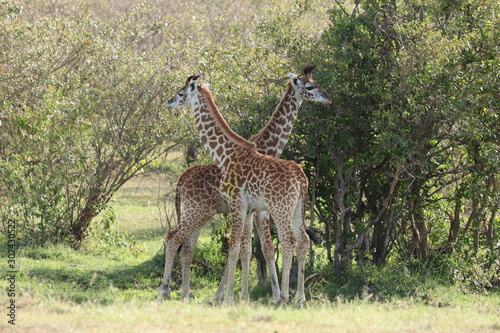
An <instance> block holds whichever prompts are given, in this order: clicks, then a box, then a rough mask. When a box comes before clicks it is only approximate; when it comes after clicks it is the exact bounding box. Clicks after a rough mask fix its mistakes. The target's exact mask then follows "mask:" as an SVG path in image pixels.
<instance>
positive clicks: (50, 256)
mask: <svg viewBox="0 0 500 333" xmlns="http://www.w3.org/2000/svg"><path fill="white" fill-rule="evenodd" d="M169 179H170V178H169V177H165V176H164V175H160V174H156V173H150V174H145V175H141V176H139V177H136V178H134V179H132V180H131V181H130V182H129V183H127V184H126V185H125V186H124V187H123V188H121V189H120V191H119V192H118V193H117V195H116V197H115V199H114V201H113V203H112V209H111V210H109V211H107V212H104V213H103V215H102V216H101V217H100V219H98V221H97V222H96V225H97V226H98V225H99V223H102V221H105V220H106V219H111V220H112V221H113V222H114V223H116V229H115V230H113V229H112V230H108V231H106V233H104V231H102V230H100V229H99V228H97V229H96V230H94V233H93V234H92V235H91V237H90V238H89V239H88V240H87V241H86V242H85V243H84V244H83V246H82V248H81V249H80V250H78V251H77V250H74V249H72V248H70V247H68V246H66V245H62V244H59V245H47V246H45V247H42V248H28V247H24V248H21V249H19V251H18V253H17V256H16V262H17V265H18V267H19V272H18V273H17V275H16V293H17V294H16V298H15V300H16V305H17V317H16V327H15V330H16V331H19V332H56V331H57V332H60V331H66V332H103V331H104V332H165V331H168V332H290V331H295V332H333V331H340V332H364V331H370V332H451V331H453V332H499V331H500V319H499V315H500V295H498V294H495V293H492V294H486V293H483V294H475V293H472V294H468V293H464V292H462V291H460V290H458V288H455V287H453V286H443V285H439V284H433V283H428V282H426V281H422V282H421V283H420V285H419V283H418V281H417V280H416V278H413V279H409V278H408V280H407V281H408V282H410V281H411V283H413V284H415V285H418V286H417V287H415V288H413V287H412V288H413V289H415V290H414V291H413V292H412V293H411V294H410V295H408V296H407V297H387V298H377V297H373V295H372V294H371V293H370V291H366V292H359V293H358V294H357V293H356V292H357V291H356V292H353V291H352V290H359V285H360V284H359V285H358V287H356V283H357V282H355V281H354V282H352V285H348V286H344V287H339V288H338V289H342V288H345V289H343V290H349V291H348V292H347V296H346V297H342V296H337V297H336V299H335V300H333V301H332V300H331V296H329V295H327V290H328V289H329V288H330V289H332V288H337V287H335V284H334V282H328V281H326V280H324V279H323V280H321V279H316V280H314V279H312V280H311V282H310V283H309V291H310V293H311V299H310V300H309V301H308V302H307V303H306V304H305V306H304V308H303V309H297V308H294V307H291V306H285V307H280V308H277V309H276V308H274V306H272V305H270V304H269V303H268V302H269V299H270V296H269V292H268V291H264V292H262V291H260V292H257V293H256V292H255V290H257V289H258V287H256V288H254V292H253V294H252V295H253V298H252V302H251V303H250V304H238V305H237V306H234V307H226V306H222V307H215V306H212V305H211V298H212V296H213V295H214V293H215V289H216V287H217V283H218V278H219V276H220V274H221V272H222V269H223V267H222V266H223V262H224V261H223V256H221V255H220V252H217V249H218V246H217V245H216V244H215V246H214V244H213V243H211V242H210V241H209V240H210V238H209V235H210V229H209V228H208V227H207V228H206V230H204V232H203V236H202V237H201V244H200V246H199V249H201V250H199V251H198V252H197V258H196V260H197V261H198V262H202V261H206V263H207V266H210V265H212V266H217V267H199V266H197V267H195V269H193V277H192V295H193V297H192V301H191V303H190V304H183V303H180V302H179V301H177V300H178V299H179V294H180V291H179V285H178V284H179V282H180V273H179V270H178V269H176V271H175V272H174V276H173V279H174V282H177V285H174V290H173V293H172V299H173V300H171V301H167V302H165V303H163V304H161V305H160V304H157V303H156V301H155V299H156V292H157V288H158V287H159V284H160V281H161V276H162V256H163V251H162V241H163V236H164V233H165V230H166V225H167V224H168V223H167V220H168V219H167V216H169V215H171V213H170V210H171V208H170V206H169V204H167V205H165V204H164V202H165V200H164V199H165V198H164V194H165V193H166V192H168V191H171V190H172V188H173V187H172V186H173V184H172V182H171V181H170V180H169ZM165 207H166V208H165ZM99 221H101V222H99ZM0 244H1V245H2V248H1V249H0V251H1V252H0V256H1V258H0V260H1V265H4V263H6V262H7V260H6V256H7V254H6V251H5V249H6V246H5V241H2V242H1V243H0ZM215 262H217V265H215V264H214V263H215ZM2 267H3V266H2ZM177 267H179V263H177ZM252 279H253V281H254V284H253V285H254V286H255V281H256V277H255V276H252ZM313 280H314V281H315V282H314V285H313V284H312V281H313ZM318 281H319V282H318ZM382 282H383V281H373V284H374V285H375V286H376V285H378V286H379V287H380V288H382V287H381V286H382ZM335 283H337V282H335ZM395 284H400V285H401V287H402V285H403V284H405V281H404V280H402V281H401V280H400V281H398V282H395ZM398 287H399V286H394V288H398ZM356 288H358V289H356ZM383 288H385V289H387V288H390V287H389V286H384V287H383ZM412 288H408V289H412ZM419 288H420V289H419ZM261 289H262V288H261ZM417 289H418V290H417ZM4 290H5V288H4ZM8 301H9V298H8V297H7V293H6V292H3V293H2V294H1V295H0V304H2V307H3V306H4V305H3V304H7V303H8ZM6 322H7V319H6V317H3V319H2V321H1V325H2V326H0V331H2V332H3V331H6V332H9V331H14V328H13V327H11V326H10V325H7V324H6Z"/></svg>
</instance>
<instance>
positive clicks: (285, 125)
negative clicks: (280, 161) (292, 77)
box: [250, 82, 302, 157]
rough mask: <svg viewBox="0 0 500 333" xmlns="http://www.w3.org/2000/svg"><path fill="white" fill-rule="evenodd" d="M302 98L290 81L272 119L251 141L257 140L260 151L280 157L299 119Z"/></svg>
mask: <svg viewBox="0 0 500 333" xmlns="http://www.w3.org/2000/svg"><path fill="white" fill-rule="evenodd" d="M301 104H302V99H299V98H298V97H297V96H296V95H295V92H294V90H293V89H292V84H291V83H290V82H288V86H287V90H286V91H285V93H284V94H283V96H282V97H281V101H280V103H279V104H278V106H276V109H275V110H274V112H273V114H272V116H271V119H269V121H268V122H267V124H266V126H265V127H264V128H262V129H261V130H260V131H259V133H257V134H256V135H254V136H253V137H252V138H251V139H250V141H252V142H255V144H256V145H257V150H258V151H259V153H261V154H264V155H268V156H273V157H280V156H281V153H282V152H283V149H285V146H286V144H287V142H288V138H289V137H290V133H291V132H292V128H293V125H294V123H295V120H296V119H297V113H298V112H299V109H300V105H301Z"/></svg>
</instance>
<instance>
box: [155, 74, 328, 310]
mask: <svg viewBox="0 0 500 333" xmlns="http://www.w3.org/2000/svg"><path fill="white" fill-rule="evenodd" d="M315 67H316V66H308V67H306V68H304V70H303V72H304V75H300V76H299V75H295V74H289V77H290V80H289V82H288V84H287V89H286V91H285V93H284V94H283V96H282V98H281V101H280V103H279V104H278V106H277V107H276V109H275V111H274V112H273V114H272V116H271V119H270V120H269V121H268V123H267V124H266V126H265V127H264V128H262V130H260V131H259V133H258V134H256V135H254V136H253V137H252V138H251V139H250V141H253V142H255V143H256V145H257V150H258V151H259V152H260V153H262V154H265V155H268V156H274V157H279V156H280V155H281V152H282V151H283V149H284V147H285V145H286V143H287V141H288V137H289V136H290V132H291V129H292V127H293V124H294V122H295V120H296V118H297V113H298V110H299V108H300V105H301V103H302V101H303V100H311V101H318V102H322V103H331V98H330V96H329V95H328V94H327V93H326V92H325V91H324V90H323V89H322V88H321V86H320V85H319V84H318V83H317V82H315V81H314V80H313V79H312V72H313V70H314V69H315ZM221 178H222V173H221V170H220V169H219V168H218V167H217V165H216V164H215V163H211V164H205V165H195V166H192V167H190V168H188V169H186V171H184V173H183V174H182V175H181V176H180V178H179V180H178V182H177V187H176V192H175V208H176V213H177V221H178V225H177V227H176V228H175V229H174V230H173V231H172V232H173V233H177V230H178V229H179V228H181V226H182V225H183V224H186V223H189V224H192V226H193V228H194V231H193V232H192V233H191V234H190V235H185V236H184V237H185V240H184V241H183V242H182V245H181V250H180V255H181V265H182V296H181V299H182V300H184V301H186V300H189V274H190V266H191V262H192V260H193V255H194V247H195V245H196V242H197V239H198V236H199V232H200V230H201V227H202V226H203V225H204V224H206V223H207V222H208V221H209V220H210V219H211V218H212V217H213V216H214V215H215V214H216V213H228V207H227V203H225V202H224V200H223V199H222V197H221V194H220V192H219V186H220V183H221ZM181 211H182V214H181ZM255 221H256V230H257V234H258V236H259V238H260V240H261V244H262V250H263V253H264V258H265V259H266V263H267V266H268V271H269V277H270V280H271V282H272V283H271V286H272V292H273V299H274V301H275V302H279V301H280V291H279V287H278V282H277V279H278V278H277V274H276V267H275V263H274V246H273V244H272V239H271V236H270V232H269V220H268V216H267V212H266V211H261V212H259V213H258V214H257V218H256V220H255ZM179 236H180V235H179ZM167 237H168V235H167ZM251 251H252V248H251V228H250V230H247V229H245V235H244V237H243V239H242V248H241V249H240V258H241V261H242V270H243V272H242V282H241V283H242V292H241V299H243V300H247V301H248V300H249V294H248V268H247V267H248V266H249V262H250V258H251ZM166 255H167V256H175V255H176V253H175V252H173V253H166ZM165 275H166V276H168V277H170V275H171V271H170V272H165ZM226 277H227V274H224V277H223V282H222V283H221V287H222V286H223V285H224V284H225V279H226ZM221 292H223V290H219V291H218V293H221ZM168 295H169V290H168V289H167V290H160V293H159V295H158V298H159V300H160V301H161V300H163V299H164V298H167V297H168Z"/></svg>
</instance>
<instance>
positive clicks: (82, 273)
mask: <svg viewBox="0 0 500 333" xmlns="http://www.w3.org/2000/svg"><path fill="white" fill-rule="evenodd" d="M163 265H164V254H163V250H159V251H158V252H157V253H156V254H155V255H154V256H153V257H151V258H150V259H148V260H146V261H143V262H141V263H140V264H138V265H134V266H128V267H123V268H115V269H109V270H108V269H106V267H105V266H103V267H102V269H99V268H98V267H95V266H94V265H92V267H91V268H87V269H85V268H82V267H75V266H77V265H75V264H72V265H65V266H63V265H60V266H59V267H47V266H45V267H44V266H43V265H40V266H39V267H34V268H31V269H29V270H28V272H26V273H24V274H23V275H24V276H25V277H24V279H26V280H31V281H35V285H34V286H33V287H34V288H36V290H35V291H36V292H42V293H44V294H48V295H50V296H51V297H60V298H62V299H67V300H71V301H74V302H76V303H78V304H81V303H85V302H94V303H99V304H103V305H105V304H110V303H113V302H115V301H117V300H119V299H127V298H132V297H133V298H139V299H144V300H147V299H153V295H155V294H156V291H157V288H158V287H159V286H160V283H161V278H162V275H163ZM96 266H97V265H96ZM40 282H41V284H40ZM44 288H45V289H46V290H43V289H44Z"/></svg>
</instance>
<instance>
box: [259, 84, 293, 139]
mask: <svg viewBox="0 0 500 333" xmlns="http://www.w3.org/2000/svg"><path fill="white" fill-rule="evenodd" d="M291 90H292V83H291V82H290V81H288V84H287V87H286V91H285V93H284V94H283V96H281V100H280V102H279V103H278V105H277V106H276V108H275V109H274V110H278V109H280V108H282V107H283V103H285V98H286V96H287V95H288V94H289V92H290V91H291ZM276 117H277V115H276V112H273V114H272V115H271V118H270V119H269V120H268V122H267V123H266V126H264V127H263V128H261V129H260V131H259V132H258V133H257V134H255V135H254V136H252V137H251V138H250V141H252V142H255V141H257V139H258V138H259V137H261V136H262V135H263V134H264V132H265V131H267V130H268V128H269V126H271V124H272V123H274V122H275V118H276Z"/></svg>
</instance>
